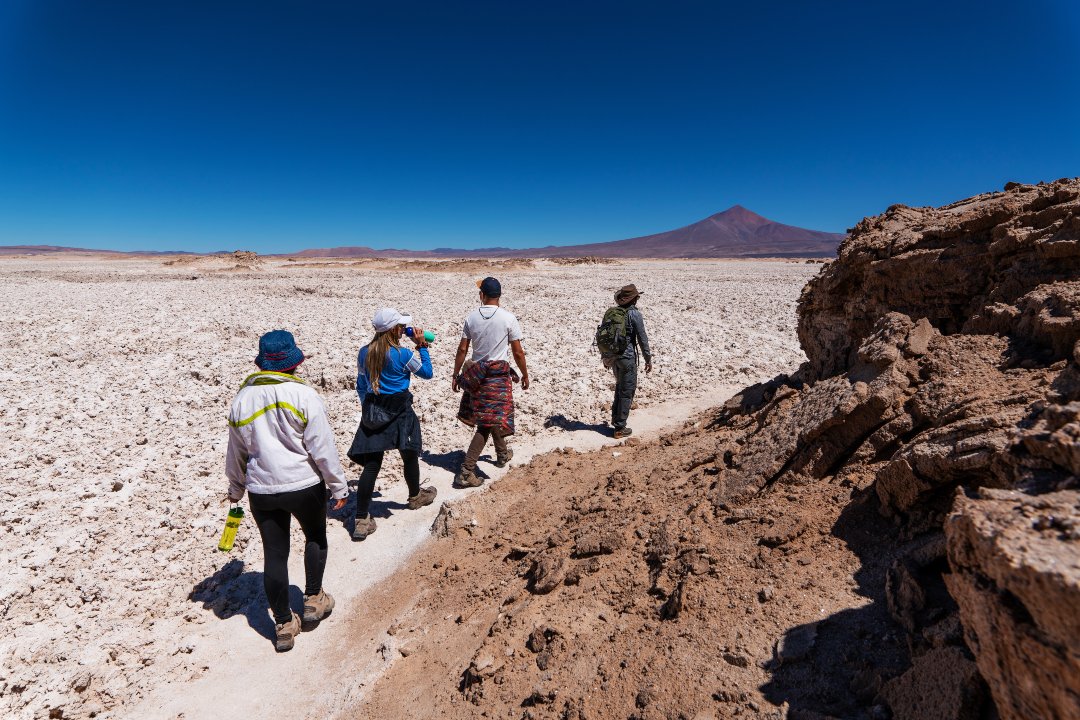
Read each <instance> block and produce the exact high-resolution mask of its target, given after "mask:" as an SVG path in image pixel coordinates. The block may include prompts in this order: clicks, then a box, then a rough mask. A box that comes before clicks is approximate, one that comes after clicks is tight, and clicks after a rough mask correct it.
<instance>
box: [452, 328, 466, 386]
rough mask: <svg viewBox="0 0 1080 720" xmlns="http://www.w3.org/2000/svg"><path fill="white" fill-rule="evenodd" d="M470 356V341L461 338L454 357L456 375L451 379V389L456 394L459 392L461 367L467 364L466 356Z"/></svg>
mask: <svg viewBox="0 0 1080 720" xmlns="http://www.w3.org/2000/svg"><path fill="white" fill-rule="evenodd" d="M468 354H469V339H468V338H461V342H459V343H458V346H457V355H455V356H454V374H453V375H452V376H451V378H450V387H451V388H453V390H454V392H457V391H458V384H457V377H458V374H459V373H460V372H461V366H462V365H464V364H465V356H466V355H468Z"/></svg>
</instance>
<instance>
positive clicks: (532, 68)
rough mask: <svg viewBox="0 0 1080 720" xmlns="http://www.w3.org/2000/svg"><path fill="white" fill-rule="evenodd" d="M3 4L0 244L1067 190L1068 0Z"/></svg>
mask: <svg viewBox="0 0 1080 720" xmlns="http://www.w3.org/2000/svg"><path fill="white" fill-rule="evenodd" d="M726 5H727V4H725V3H720V2H707V1H704V0H702V1H700V2H679V1H678V0H668V1H667V2H659V1H657V2H650V3H642V2H633V1H632V0H621V1H619V2H587V1H586V0H577V1H575V2H558V1H553V0H548V1H547V2H533V3H525V2H516V1H511V0H498V1H495V2H465V1H462V2H456V1H454V2H451V1H448V0H439V1H438V2H410V1H409V0H396V1H391V2H380V3H377V4H376V3H370V4H369V3H364V2H359V1H354V2H318V1H316V0H312V1H311V2H300V1H299V0H296V1H294V2H281V1H274V0H257V1H256V0H251V1H241V0H213V1H202V0H182V1H181V0H175V1H169V0H128V1H126V2H119V1H110V0H92V1H90V0H66V1H63V0H4V1H3V2H2V3H0V245H10V244H56V245H70V246H81V247H99V248H111V249H186V250H197V251H209V250H219V249H236V248H246V249H253V250H257V251H259V252H283V251H290V250H298V249H301V248H305V247H327V246H335V245H370V246H374V247H407V248H431V247H439V246H455V247H463V248H464V247H486V246H494V245H503V246H510V247H525V246H535V245H546V244H571V243H580V242H597V241H605V240H618V239H622V238H625V237H632V236H637V235H644V234H648V233H653V232H659V231H663V230H669V229H672V228H675V227H678V226H681V225H685V224H688V223H691V222H694V221H696V220H699V219H701V218H703V217H705V216H708V215H710V214H712V213H714V212H717V211H720V210H723V209H726V208H727V207H729V206H731V205H733V204H741V205H744V206H746V207H748V208H750V209H751V210H754V211H756V212H758V213H761V214H762V215H765V216H766V217H769V218H772V219H774V220H778V221H780V222H785V223H790V224H794V225H800V226H803V227H809V228H812V229H819V230H832V231H843V230H844V229H846V228H847V227H850V226H851V225H853V224H854V223H855V222H857V221H858V220H860V219H861V218H862V217H863V216H864V215H871V214H876V213H879V212H881V211H882V210H884V209H885V207H887V206H888V205H890V204H892V203H897V202H900V203H906V204H911V205H929V204H940V203H944V202H949V201H952V200H955V199H959V198H962V197H966V196H968V195H972V194H975V193H978V192H982V191H986V190H993V189H1000V188H1001V186H1002V185H1003V184H1004V183H1005V182H1006V181H1008V180H1018V181H1025V182H1035V181H1039V180H1053V179H1056V178H1059V177H1063V176H1075V175H1080V3H1077V2H1074V1H1073V0H1057V1H1052V0H1024V1H1016V0H1010V1H1009V2H1002V1H999V0H982V1H979V2H967V1H959V2H950V1H948V0H935V1H934V2H923V1H922V0H909V1H906V2H877V1H872V0H857V1H856V0H851V1H849V0H833V1H828V2H825V1H823V2H807V1H806V0H800V1H794V0H791V1H785V0H778V1H775V2H756V3H741V2H740V3H731V4H730V7H728V6H726Z"/></svg>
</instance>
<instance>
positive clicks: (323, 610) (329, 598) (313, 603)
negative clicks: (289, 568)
mask: <svg viewBox="0 0 1080 720" xmlns="http://www.w3.org/2000/svg"><path fill="white" fill-rule="evenodd" d="M333 610H334V596H333V595H331V594H330V593H328V592H326V591H325V590H323V589H321V588H320V589H319V594H318V595H305V596H304V621H303V623H302V628H303V629H304V630H313V629H315V628H316V627H318V625H319V621H321V620H322V619H323V618H324V617H326V616H327V615H329V614H330V613H331V612H333Z"/></svg>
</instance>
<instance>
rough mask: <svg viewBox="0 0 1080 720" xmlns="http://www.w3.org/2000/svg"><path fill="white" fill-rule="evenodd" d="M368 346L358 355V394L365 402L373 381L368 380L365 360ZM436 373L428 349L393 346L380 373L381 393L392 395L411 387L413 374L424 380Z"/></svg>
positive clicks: (361, 400) (361, 349)
mask: <svg viewBox="0 0 1080 720" xmlns="http://www.w3.org/2000/svg"><path fill="white" fill-rule="evenodd" d="M367 350H368V349H367V346H366V345H365V346H364V347H362V348H360V353H359V354H358V355H357V357H356V365H357V369H358V371H357V373H356V394H357V395H359V396H360V402H364V396H366V395H367V394H368V393H369V392H371V383H370V382H369V381H368V376H367V370H366V369H365V367H364V361H365V360H367ZM433 374H434V373H433V372H432V369H431V355H429V354H428V349H427V348H426V347H422V348H420V349H419V350H417V351H414V350H409V349H408V348H403V347H392V348H390V351H389V352H388V353H386V364H385V365H383V369H382V372H381V373H379V394H380V395H392V394H394V393H399V392H403V391H405V390H408V389H409V380H410V376H411V375H415V376H416V377H418V378H423V379H424V380H430V379H431V377H432V375H433Z"/></svg>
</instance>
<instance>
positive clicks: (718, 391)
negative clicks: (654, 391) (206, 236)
mask: <svg viewBox="0 0 1080 720" xmlns="http://www.w3.org/2000/svg"><path fill="white" fill-rule="evenodd" d="M737 390H738V386H736V385H725V386H717V387H716V388H714V389H713V391H712V392H711V393H710V394H709V395H706V396H702V397H699V398H694V399H682V400H675V401H669V402H665V403H660V404H657V405H654V406H651V407H647V408H643V409H639V410H636V411H634V412H633V414H632V415H631V424H632V426H633V427H634V429H635V437H638V438H641V439H643V440H648V439H650V438H654V437H655V436H656V435H658V434H659V433H660V432H661V431H663V430H665V429H668V428H671V427H672V426H675V425H677V424H678V423H681V422H682V421H684V420H685V419H686V418H688V417H690V416H692V415H694V414H695V413H697V412H700V411H702V410H704V409H706V408H708V407H711V406H715V405H718V404H720V403H721V402H723V400H724V399H726V398H727V397H728V396H730V395H731V394H732V393H734V392H736V391H737ZM616 444H617V443H616V441H614V440H613V439H611V438H610V437H608V436H607V435H606V434H602V433H601V432H598V429H597V428H595V427H593V426H585V425H582V424H580V423H564V424H562V425H561V426H555V427H550V428H548V429H546V430H544V431H543V432H542V433H540V434H539V435H538V436H535V437H533V438H529V439H528V440H527V441H526V443H525V444H523V445H517V446H514V452H515V457H514V460H513V462H512V464H511V466H510V467H511V468H512V467H516V466H520V465H524V464H526V463H528V462H529V461H530V460H531V459H532V458H533V457H534V456H537V455H540V454H543V453H546V452H549V451H552V450H556V449H559V448H568V449H574V450H578V451H588V450H595V449H598V448H601V447H603V446H607V445H616ZM615 452H617V451H615ZM447 464H448V463H447ZM481 467H482V469H484V470H485V472H487V474H488V475H489V476H491V478H492V479H493V480H498V479H499V478H500V477H501V476H502V475H503V474H504V473H505V472H507V470H499V469H496V468H494V467H493V466H491V465H486V466H485V465H483V461H482V466H481ZM421 469H422V476H423V481H424V482H425V483H426V484H431V485H434V486H435V487H437V488H438V490H439V498H438V500H437V501H436V502H435V503H434V504H433V505H431V506H429V507H427V508H422V509H420V510H417V511H404V509H403V504H404V500H405V495H406V489H405V485H404V483H395V484H391V485H389V487H388V489H387V490H386V492H385V493H384V494H383V495H382V496H379V497H377V499H376V502H375V506H374V507H375V510H374V513H375V514H376V517H377V519H378V523H379V525H378V530H377V531H376V532H375V533H374V534H373V535H371V536H370V537H369V538H368V539H367V540H365V541H364V542H362V543H354V542H352V541H351V539H350V538H349V536H348V534H347V532H346V530H345V528H344V527H343V524H342V522H341V521H338V520H332V521H331V530H330V553H329V561H328V564H327V568H326V578H325V586H326V588H327V589H328V590H330V591H331V593H332V594H333V595H334V597H335V599H336V601H337V606H336V608H335V610H334V614H333V616H332V617H331V618H330V619H328V620H327V621H326V622H324V623H323V624H322V626H321V627H319V628H318V629H317V630H316V631H314V632H313V633H311V634H304V635H302V636H301V637H300V638H299V639H298V640H297V643H296V647H295V648H294V649H293V650H292V651H291V652H288V653H283V654H281V655H278V654H276V653H275V652H274V649H273V645H272V642H271V640H270V638H271V636H272V634H273V626H272V623H271V620H270V618H269V616H268V615H267V613H266V612H265V609H264V608H261V607H257V605H258V603H252V604H251V607H250V608H248V609H247V610H246V611H245V612H241V613H237V614H235V615H232V616H231V617H227V618H225V619H220V620H218V619H214V620H212V621H211V622H209V623H205V624H202V625H199V626H198V628H199V630H198V633H197V634H194V635H189V636H188V637H187V639H186V641H185V642H183V643H181V648H182V650H181V652H182V651H183V649H184V648H189V649H190V653H191V658H190V660H191V664H193V665H194V666H195V667H197V668H199V671H198V672H197V673H196V675H195V676H193V677H191V678H190V679H188V680H186V681H183V682H167V683H165V684H162V685H160V686H158V687H157V689H156V690H155V691H154V692H152V693H151V694H150V695H149V696H148V697H147V698H145V699H144V700H143V701H142V702H141V703H139V704H138V705H136V706H134V707H133V708H131V711H130V713H125V716H127V717H139V718H202V717H211V716H213V715H214V714H216V713H218V712H220V711H221V710H222V708H224V707H225V706H227V707H228V709H229V712H230V713H231V714H238V715H239V716H243V717H264V716H268V715H269V714H270V713H271V712H272V713H273V714H274V715H276V716H280V717H295V718H299V717H310V718H316V717H319V718H321V717H326V716H328V715H330V714H333V713H335V712H338V711H340V710H341V709H343V708H345V707H348V706H350V705H352V704H353V703H355V702H356V701H357V700H358V699H359V697H360V695H361V694H362V692H363V691H364V688H365V687H367V686H370V684H371V682H372V681H373V680H375V679H376V678H377V676H378V675H379V674H380V673H381V672H382V671H383V670H384V669H385V668H386V667H387V664H386V663H385V662H382V660H384V658H383V657H382V653H380V646H382V645H383V640H384V637H385V635H384V632H383V631H384V630H385V628H379V632H372V633H371V634H370V635H367V634H366V633H365V632H364V622H363V616H364V601H365V593H366V592H367V591H369V590H370V589H371V588H373V587H374V586H375V585H376V584H378V583H379V582H380V581H381V580H383V579H385V578H387V577H388V576H390V575H391V574H393V573H394V572H395V571H397V570H399V569H401V568H405V567H407V566H408V563H409V562H410V560H411V559H412V557H413V554H414V553H415V551H416V550H417V549H418V548H420V547H421V545H423V544H424V543H425V542H426V541H428V540H429V539H430V538H431V532H430V528H431V525H432V522H433V521H434V519H435V517H436V515H437V514H438V510H439V507H440V506H441V504H442V502H447V501H450V502H452V501H455V500H459V499H461V498H464V497H467V496H469V495H472V494H475V493H477V492H484V490H485V488H486V487H487V486H485V487H484V488H480V489H478V490H455V489H453V488H451V481H452V478H453V474H452V472H451V470H450V469H449V468H444V467H439V466H437V465H423V464H422V465H421ZM384 472H386V471H385V470H384ZM348 509H349V508H347V510H348ZM246 530H247V532H249V533H252V532H254V526H253V525H249V526H248V527H247V528H246ZM294 546H295V543H294ZM298 549H299V548H297V547H294V553H293V556H292V557H291V558H290V566H289V573H290V579H291V581H292V583H293V585H294V587H293V595H294V598H293V599H294V603H293V604H294V605H297V604H298V603H299V593H300V590H299V589H298V588H297V587H296V584H297V582H298V580H299V579H300V578H302V577H303V567H302V555H301V554H300V553H299V552H297V551H298ZM238 564H239V563H238V562H237V561H234V563H233V568H229V567H228V566H227V568H226V571H225V572H226V573H227V577H230V578H231V577H235V576H236V575H237V574H239V573H240V572H243V574H244V575H245V576H247V577H246V579H247V580H248V581H249V583H255V582H261V574H259V573H258V572H257V571H258V570H259V568H251V567H245V568H243V569H242V570H241V569H240V568H236V567H235V565H238ZM403 602H411V600H409V599H403ZM199 612H207V613H209V612H212V610H210V609H200V610H199ZM184 624H185V623H184V622H183V620H182V619H180V618H176V619H174V620H172V621H165V622H161V623H158V626H157V627H156V628H155V634H161V635H167V634H168V633H177V634H178V635H182V634H183V633H184V627H183V626H184ZM346 628H354V630H355V631H354V632H351V633H349V632H344V633H343V631H344V630H345V629H346ZM147 671H148V672H152V671H153V668H152V667H151V668H147Z"/></svg>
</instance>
